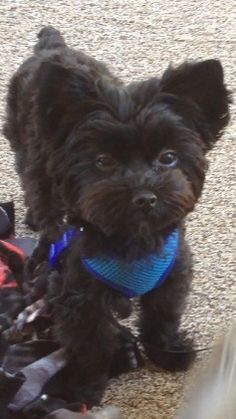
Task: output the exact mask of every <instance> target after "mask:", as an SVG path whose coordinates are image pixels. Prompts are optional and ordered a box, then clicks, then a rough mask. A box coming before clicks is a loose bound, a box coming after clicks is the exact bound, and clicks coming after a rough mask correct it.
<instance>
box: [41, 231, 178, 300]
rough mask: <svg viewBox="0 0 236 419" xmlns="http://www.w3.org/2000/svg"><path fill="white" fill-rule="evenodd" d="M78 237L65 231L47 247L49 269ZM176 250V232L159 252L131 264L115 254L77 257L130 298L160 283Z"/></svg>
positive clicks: (169, 266)
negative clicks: (48, 248)
mask: <svg viewBox="0 0 236 419" xmlns="http://www.w3.org/2000/svg"><path fill="white" fill-rule="evenodd" d="M81 234H82V232H78V231H77V230H75V229H73V228H69V229H68V230H67V231H66V232H65V233H64V234H63V235H62V236H61V238H60V239H59V240H58V241H57V242H56V243H52V244H51V246H50V250H49V256H48V260H49V264H50V266H51V268H52V269H55V268H56V267H57V262H58V257H59V256H60V255H61V253H62V252H63V251H64V250H65V249H66V248H67V247H68V246H69V245H70V243H71V241H72V239H73V238H74V237H75V236H77V237H79V236H80V235H81ZM178 247H179V231H178V230H177V229H176V230H173V231H172V232H171V233H170V234H169V235H168V236H167V237H166V238H165V241H164V244H163V246H162V248H161V250H160V253H151V254H149V255H147V256H146V257H145V258H141V259H138V260H135V261H132V262H125V261H123V260H122V259H121V258H119V257H118V256H115V255H106V254H100V255H98V256H96V257H93V258H85V257H83V256H81V262H82V265H83V267H84V268H85V270H86V271H88V272H89V273H90V274H91V275H92V276H93V277H95V278H96V279H98V280H99V281H101V282H103V283H105V284H107V285H108V286H110V287H112V288H114V289H116V290H118V291H120V292H121V293H122V294H124V295H125V296H127V297H129V298H131V297H136V296H139V295H143V294H146V293H147V292H148V291H151V290H152V289H154V288H157V287H159V286H160V285H161V284H162V283H163V282H164V280H165V279H166V278H167V276H168V275H169V273H170V272H171V270H172V268H173V266H174V263H175V260H176V256H177V253H178Z"/></svg>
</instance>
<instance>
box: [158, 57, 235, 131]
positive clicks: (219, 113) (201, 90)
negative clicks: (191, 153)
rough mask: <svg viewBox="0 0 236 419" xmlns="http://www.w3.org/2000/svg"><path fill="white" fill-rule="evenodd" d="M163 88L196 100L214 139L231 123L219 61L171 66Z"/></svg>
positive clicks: (228, 101)
mask: <svg viewBox="0 0 236 419" xmlns="http://www.w3.org/2000/svg"><path fill="white" fill-rule="evenodd" d="M161 91H162V92H165V93H171V94H174V95H177V96H179V97H183V98H185V99H188V100H190V101H192V102H194V103H195V104H196V105H197V106H198V107H199V108H200V109H201V111H202V113H203V115H204V117H205V120H206V121H207V123H208V126H209V128H210V131H211V134H212V136H213V137H214V138H215V139H216V138H217V137H218V136H219V135H220V132H221V130H222V129H223V128H224V127H225V126H226V125H227V123H228V122H229V103H230V94H229V92H228V91H227V89H226V87H225V85H224V75H223V69H222V66H221V63H220V62H219V61H218V60H206V61H200V62H196V63H184V64H182V65H181V66H180V67H177V68H175V69H174V68H172V67H169V68H168V69H167V70H166V72H165V73H164V75H163V77H162V79H161Z"/></svg>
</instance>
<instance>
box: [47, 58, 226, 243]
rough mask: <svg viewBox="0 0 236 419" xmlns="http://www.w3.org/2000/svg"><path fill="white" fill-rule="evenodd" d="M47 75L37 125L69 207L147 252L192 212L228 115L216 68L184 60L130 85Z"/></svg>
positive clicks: (54, 70) (51, 71) (52, 69)
mask: <svg viewBox="0 0 236 419" xmlns="http://www.w3.org/2000/svg"><path fill="white" fill-rule="evenodd" d="M44 71H45V74H46V76H45V80H46V81H44V84H45V85H46V86H47V97H46V98H45V95H44V94H43V88H42V91H41V97H40V109H41V115H42V119H41V121H43V124H44V129H46V131H47V133H48V135H49V137H50V141H51V142H52V144H53V146H52V147H53V148H52V159H51V170H52V171H53V172H54V174H55V175H57V176H58V179H59V180H60V182H61V188H62V189H63V196H64V197H65V205H66V207H67V208H68V209H70V210H71V211H72V212H73V214H74V216H75V218H76V214H77V215H78V216H79V217H80V218H82V220H83V221H84V222H86V223H88V224H89V225H92V226H94V227H95V228H96V229H97V230H99V231H100V232H102V233H103V235H105V236H107V237H112V238H114V240H115V238H120V239H121V240H123V241H124V242H127V241H129V242H130V243H132V242H136V243H138V244H139V245H140V246H141V247H142V248H143V249H146V250H151V249H153V248H154V247H155V246H156V245H157V242H156V239H157V237H159V236H160V233H162V232H166V231H168V230H169V229H172V228H173V227H175V226H176V225H178V223H179V222H180V221H181V220H182V219H183V218H184V217H185V216H186V214H188V213H189V212H190V211H192V210H193V208H194V205H195V203H196V202H197V200H198V198H199V196H200V194H201V191H202V187H203V182H204V176H205V171H206V167H207V164H206V159H205V154H206V152H207V151H208V150H209V149H210V148H211V147H212V146H213V144H214V143H215V141H216V140H217V139H218V138H219V136H220V133H221V131H222V129H223V128H224V126H225V125H226V124H227V122H228V120H229V112H228V104H229V94H228V92H227V90H226V88H225V86H224V82H223V71H222V67H221V64H220V63H219V62H218V61H215V60H208V61H203V62H199V63H185V64H183V65H182V66H180V67H178V68H177V69H172V68H169V69H167V71H166V72H165V73H164V75H163V77H162V78H161V79H156V78H153V79H150V80H147V81H145V82H142V83H136V84H132V85H129V86H121V85H116V84H112V83H111V82H109V81H108V80H107V79H104V78H102V77H100V78H98V79H97V80H96V81H95V80H94V78H93V77H92V76H91V75H90V74H89V72H86V71H84V70H78V71H77V72H76V71H75V70H69V69H64V68H61V67H59V66H57V65H54V64H47V65H46V69H44ZM49 166H50V165H49Z"/></svg>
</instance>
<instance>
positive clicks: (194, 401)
mask: <svg viewBox="0 0 236 419" xmlns="http://www.w3.org/2000/svg"><path fill="white" fill-rule="evenodd" d="M235 417H236V327H234V328H232V329H231V330H230V332H229V333H228V334H227V335H226V337H225V339H224V340H223V341H222V343H221V344H220V345H219V347H218V348H217V351H216V353H215V356H214V357H213V359H212V362H211V365H210V367H209V369H208V370H207V371H206V372H205V375H204V378H203V379H202V380H201V382H200V383H199V385H198V387H197V388H196V389H195V391H194V395H193V396H192V398H191V400H190V403H189V404H188V407H187V408H186V410H184V411H183V413H181V414H180V415H179V416H178V419H235Z"/></svg>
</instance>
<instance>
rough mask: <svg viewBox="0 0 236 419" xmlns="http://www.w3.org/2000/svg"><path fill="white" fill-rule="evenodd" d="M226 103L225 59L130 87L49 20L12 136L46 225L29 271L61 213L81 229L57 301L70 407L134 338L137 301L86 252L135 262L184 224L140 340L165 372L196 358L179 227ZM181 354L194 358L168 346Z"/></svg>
mask: <svg viewBox="0 0 236 419" xmlns="http://www.w3.org/2000/svg"><path fill="white" fill-rule="evenodd" d="M228 105H229V94H228V92H227V90H226V88H225V86H224V81H223V70H222V67H221V64H220V62H219V61H216V60H207V61H201V62H193V63H184V64H183V65H181V66H180V67H178V68H176V69H173V68H171V67H170V68H168V69H167V70H166V72H165V73H164V75H163V76H162V77H161V78H160V79H159V78H156V77H154V78H151V79H149V80H146V81H144V82H139V83H133V84H130V85H123V84H122V82H121V81H119V80H118V79H117V78H115V77H114V76H113V75H112V74H111V73H110V71H109V70H108V69H107V67H106V66H104V65H103V64H102V63H100V62H97V61H95V60H94V59H92V58H89V57H88V56H86V55H84V54H83V53H82V52H77V51H74V50H72V49H69V48H68V47H67V46H66V44H65V42H64V40H63V38H62V36H61V35H60V33H59V32H58V31H57V30H55V29H53V28H50V27H49V28H44V29H43V30H42V31H41V32H40V33H39V42H38V44H37V45H36V47H35V50H34V55H33V56H32V57H31V58H29V59H28V60H27V61H26V62H25V63H24V64H23V65H22V66H21V67H20V68H19V70H18V71H17V72H16V74H15V75H14V76H13V78H12V80H11V83H10V87H9V94H8V106H7V120H6V124H5V135H6V137H7V138H8V139H9V141H10V144H11V146H12V149H13V150H14V152H15V155H16V165H17V169H18V172H19V175H20V177H21V180H22V185H23V188H24V191H25V202H26V206H27V207H28V209H29V211H30V212H29V214H28V215H29V217H28V220H29V219H30V222H31V224H34V225H37V226H39V228H40V230H41V241H40V244H39V247H38V249H37V251H36V252H35V254H34V258H33V260H32V261H31V264H32V266H31V268H32V269H33V268H34V266H35V265H36V264H37V263H38V262H39V261H40V260H41V259H43V258H44V257H45V255H46V254H47V251H48V244H49V242H50V241H51V240H54V239H55V238H57V237H58V234H59V230H60V227H59V226H61V225H62V222H63V220H65V219H66V220H67V221H68V222H69V223H70V224H73V225H74V226H75V227H77V228H79V227H81V226H83V227H84V233H83V235H82V238H81V239H79V240H74V241H73V243H72V245H71V246H70V248H69V250H68V251H67V253H66V254H65V257H64V260H63V264H62V275H61V277H62V278H63V280H61V282H60V281H59V280H58V284H57V286H56V291H55V292H56V294H57V296H58V294H59V295H60V296H59V298H57V299H56V302H55V304H54V314H55V318H54V322H55V334H56V338H57V339H58V341H59V342H60V343H61V344H62V345H63V346H64V347H65V348H66V350H67V354H68V359H69V361H70V362H71V374H70V375H69V377H68V380H72V381H73V382H74V389H75V390H74V394H71V400H72V402H73V401H81V403H83V402H86V403H88V405H92V404H94V403H98V402H99V400H100V398H101V396H102V393H103V391H104V388H105V385H106V382H107V379H108V376H109V375H110V373H111V371H113V372H114V369H115V370H116V369H117V371H120V370H121V369H122V365H121V364H122V363H123V362H124V360H127V359H126V353H125V352H124V349H123V348H125V347H126V346H127V342H128V341H129V340H130V335H129V333H128V332H127V331H126V329H124V328H122V327H121V326H120V325H119V323H118V322H117V320H116V314H117V313H118V314H119V315H123V316H127V315H128V314H129V313H130V309H131V302H130V301H129V300H128V299H127V298H126V297H123V296H121V295H120V294H119V293H118V292H116V291H114V290H111V289H109V288H108V287H107V286H106V285H103V284H102V283H100V282H98V281H96V280H95V279H93V278H91V277H90V275H89V274H88V273H87V272H86V271H85V270H84V268H83V267H82V266H81V262H80V258H79V254H81V252H82V253H83V254H84V255H85V256H91V255H96V254H97V253H98V252H101V251H102V252H106V251H107V250H109V251H110V250H113V251H114V252H116V253H119V254H120V256H121V257H123V258H125V259H126V260H133V259H135V258H137V257H140V256H145V254H147V253H150V252H152V251H157V250H158V249H160V247H161V245H162V242H163V239H164V238H165V236H166V234H168V232H170V231H171V230H172V229H173V228H176V227H179V228H180V230H181V243H180V251H179V256H178V258H177V261H176V263H175V266H174V268H173V270H172V272H171V273H170V275H169V277H168V278H167V280H166V281H165V283H164V284H163V285H162V286H161V287H160V288H159V289H157V290H153V291H151V292H149V293H148V294H146V295H144V296H143V297H141V300H140V306H141V310H140V311H141V313H140V337H141V341H142V344H143V347H144V349H145V352H146V354H147V356H148V357H149V358H150V359H151V360H152V361H153V362H155V363H156V364H157V365H158V366H160V367H163V368H166V369H169V370H181V369H185V368H187V367H188V365H189V363H190V362H191V361H192V359H193V356H194V355H193V352H192V351H191V349H192V343H191V342H185V341H184V336H181V335H180V333H179V331H178V328H179V324H180V319H181V313H182V311H183V307H184V301H185V298H186V295H187V292H188V290H189V286H190V282H191V269H190V268H191V257H190V256H189V251H188V249H187V245H186V244H185V241H184V230H183V227H182V225H183V220H184V218H185V216H186V215H187V214H188V213H189V212H190V211H192V210H193V209H194V206H195V204H196V202H197V200H198V198H199V196H200V194H201V191H202V187H203V183H204V177H205V173H206V169H207V163H206V158H205V155H206V152H207V151H208V150H209V149H210V148H211V147H212V146H213V145H214V143H215V141H216V140H217V139H219V138H220V135H221V131H222V129H223V128H224V127H225V126H226V125H227V123H228V120H229V110H228ZM188 348H189V352H188V351H187V349H188ZM182 349H185V350H186V351H187V352H186V353H185V355H184V354H183V353H182V354H181V353H176V354H175V353H173V352H171V351H175V350H176V351H178V350H182ZM168 351H169V352H168Z"/></svg>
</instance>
